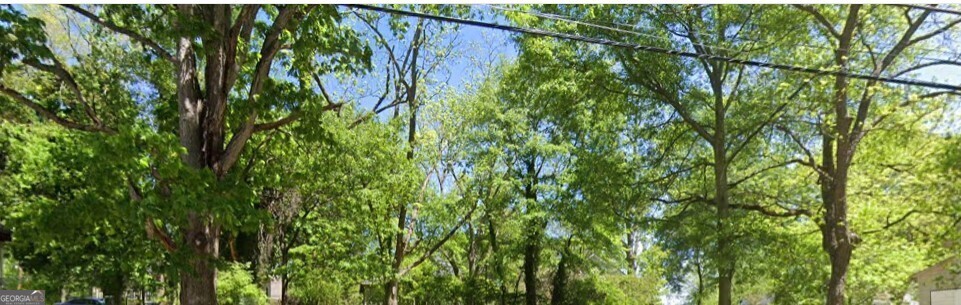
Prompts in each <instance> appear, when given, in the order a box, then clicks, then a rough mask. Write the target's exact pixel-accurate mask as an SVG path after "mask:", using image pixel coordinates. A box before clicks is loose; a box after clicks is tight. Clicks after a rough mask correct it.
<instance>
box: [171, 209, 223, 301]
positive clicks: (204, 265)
mask: <svg viewBox="0 0 961 305" xmlns="http://www.w3.org/2000/svg"><path fill="white" fill-rule="evenodd" d="M188 220H189V221H188V223H189V224H188V228H187V231H186V238H185V240H186V241H187V244H188V245H190V251H191V256H190V258H189V260H188V264H189V266H190V268H189V269H187V270H184V271H181V273H180V304H181V305H217V291H216V284H215V282H216V278H217V266H216V262H215V260H216V258H217V257H218V254H219V239H220V232H219V231H220V230H219V229H218V228H217V227H216V226H215V225H212V224H211V220H210V218H209V217H205V216H199V215H197V214H196V213H193V212H191V214H190V215H188Z"/></svg>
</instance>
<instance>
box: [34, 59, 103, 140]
mask: <svg viewBox="0 0 961 305" xmlns="http://www.w3.org/2000/svg"><path fill="white" fill-rule="evenodd" d="M23 63H24V64H27V65H28V66H31V67H34V68H36V69H37V70H40V71H44V72H48V73H50V74H53V75H55V76H56V77H57V78H58V79H60V80H61V81H62V82H64V83H66V84H67V87H68V88H70V91H71V92H73V94H74V95H75V96H76V97H77V100H78V101H80V105H81V106H82V107H83V111H84V113H85V114H86V115H87V117H88V118H90V120H91V121H93V123H94V125H95V126H98V127H102V126H103V121H101V120H100V118H99V117H98V116H97V114H96V112H94V110H93V108H91V106H90V104H89V103H87V100H86V99H85V98H84V97H83V92H81V91H80V85H79V84H77V81H76V80H75V79H74V78H73V75H71V74H70V72H68V71H67V69H65V68H64V67H63V64H62V63H60V61H59V60H57V59H56V58H54V59H53V65H47V64H43V63H41V62H40V61H39V60H37V59H36V58H26V59H24V60H23Z"/></svg>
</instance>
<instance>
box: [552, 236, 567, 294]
mask: <svg viewBox="0 0 961 305" xmlns="http://www.w3.org/2000/svg"><path fill="white" fill-rule="evenodd" d="M570 250H571V238H568V239H567V245H566V246H565V247H564V251H563V252H561V260H560V261H559V262H558V263H557V272H556V273H554V283H553V285H554V286H553V287H552V288H553V289H552V290H551V305H564V304H568V303H570V300H568V299H567V296H568V292H567V283H568V280H569V277H570V270H568V268H569V267H570V266H568V265H569V264H570V260H571V257H570V254H571V253H570Z"/></svg>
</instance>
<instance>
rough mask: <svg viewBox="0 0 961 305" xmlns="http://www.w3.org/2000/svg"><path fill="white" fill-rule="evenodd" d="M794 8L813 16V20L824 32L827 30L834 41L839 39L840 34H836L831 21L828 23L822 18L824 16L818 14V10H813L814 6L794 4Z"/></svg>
mask: <svg viewBox="0 0 961 305" xmlns="http://www.w3.org/2000/svg"><path fill="white" fill-rule="evenodd" d="M794 7H796V8H798V9H799V10H801V11H804V12H806V13H808V14H811V16H814V19H816V20H817V21H818V22H819V23H821V26H823V27H824V28H825V29H826V30H828V32H829V33H831V36H834V38H835V39H841V33H838V30H837V29H835V28H834V24H832V23H831V21H829V20H828V19H827V18H826V17H824V15H822V14H821V13H820V12H818V10H817V9H816V8H814V6H811V5H803V4H795V5H794Z"/></svg>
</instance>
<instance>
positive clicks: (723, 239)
mask: <svg viewBox="0 0 961 305" xmlns="http://www.w3.org/2000/svg"><path fill="white" fill-rule="evenodd" d="M713 71H714V72H715V73H713V74H715V75H714V76H712V77H711V84H712V86H713V89H714V125H715V131H714V141H712V146H713V149H714V201H715V205H716V206H717V234H718V241H717V254H718V259H719V260H720V261H719V262H718V283H717V289H718V292H717V298H718V304H719V305H731V304H732V303H731V298H732V295H733V290H734V266H735V260H736V257H735V255H734V252H733V250H734V249H732V247H731V243H732V242H733V240H732V236H733V232H731V228H730V224H729V222H730V220H729V218H730V216H731V215H730V214H731V211H730V209H731V208H730V202H729V198H728V187H729V184H728V181H727V172H728V159H727V158H728V156H727V141H726V140H727V139H726V138H725V137H726V136H727V133H726V127H725V116H726V113H725V109H726V105H724V92H723V89H722V88H721V77H720V74H719V73H720V68H718V67H715V68H714V70H713Z"/></svg>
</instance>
